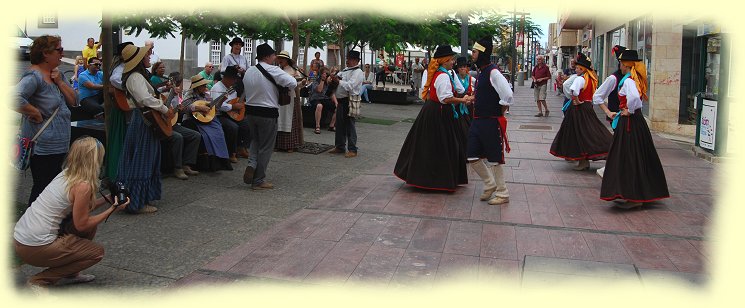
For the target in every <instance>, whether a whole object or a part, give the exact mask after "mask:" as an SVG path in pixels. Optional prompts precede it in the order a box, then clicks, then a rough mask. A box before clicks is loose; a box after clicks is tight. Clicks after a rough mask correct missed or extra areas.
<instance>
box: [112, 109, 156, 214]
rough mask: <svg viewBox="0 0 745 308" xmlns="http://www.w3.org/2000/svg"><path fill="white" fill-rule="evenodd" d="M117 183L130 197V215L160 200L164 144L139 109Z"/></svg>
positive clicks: (127, 139)
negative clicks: (162, 145)
mask: <svg viewBox="0 0 745 308" xmlns="http://www.w3.org/2000/svg"><path fill="white" fill-rule="evenodd" d="M117 180H118V181H121V182H122V183H124V186H125V187H127V189H128V190H129V193H130V197H129V199H130V201H129V206H127V211H128V212H130V213H135V212H137V211H139V210H140V209H142V208H143V207H144V206H145V204H148V203H150V201H153V200H160V194H161V183H160V141H159V140H158V139H156V138H155V136H154V135H153V132H152V130H151V129H150V127H148V126H147V125H146V124H145V122H144V121H143V118H142V112H141V111H140V110H139V109H133V110H132V120H131V122H130V123H129V126H128V127H127V135H126V136H125V137H124V144H123V145H122V152H121V156H119V168H118V171H117Z"/></svg>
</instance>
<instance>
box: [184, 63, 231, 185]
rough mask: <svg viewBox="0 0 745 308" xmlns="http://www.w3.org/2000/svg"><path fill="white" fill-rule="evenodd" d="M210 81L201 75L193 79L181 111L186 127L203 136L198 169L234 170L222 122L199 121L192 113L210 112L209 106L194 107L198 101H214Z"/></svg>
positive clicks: (215, 119) (214, 119)
mask: <svg viewBox="0 0 745 308" xmlns="http://www.w3.org/2000/svg"><path fill="white" fill-rule="evenodd" d="M208 83H209V80H207V79H204V78H203V77H202V76H200V75H194V76H192V77H191V87H190V88H189V91H188V92H187V93H186V95H185V96H184V100H183V101H182V102H181V107H180V108H181V109H182V110H181V111H183V112H186V115H185V116H184V121H183V122H182V123H181V124H182V125H183V126H184V127H186V128H189V129H192V130H195V131H198V132H199V134H201V135H202V143H201V144H200V146H199V151H198V154H197V168H198V169H199V170H201V171H217V170H233V167H232V166H231V163H230V160H229V153H228V146H227V142H226V138H225V132H224V131H223V128H222V124H220V120H219V119H218V118H217V117H215V118H213V119H212V121H210V122H208V123H202V122H200V121H197V120H196V119H195V118H194V117H193V116H192V112H203V113H204V112H209V110H210V109H209V108H208V107H207V106H202V105H199V106H198V105H194V104H193V103H194V102H196V101H200V100H201V101H208V102H209V101H212V99H214V98H212V97H210V95H209V93H210V92H209V90H207V84H208Z"/></svg>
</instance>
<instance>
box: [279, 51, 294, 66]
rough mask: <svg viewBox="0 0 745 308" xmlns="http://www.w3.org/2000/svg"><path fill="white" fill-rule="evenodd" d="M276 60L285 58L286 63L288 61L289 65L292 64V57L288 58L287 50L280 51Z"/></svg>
mask: <svg viewBox="0 0 745 308" xmlns="http://www.w3.org/2000/svg"><path fill="white" fill-rule="evenodd" d="M277 58H285V59H287V60H288V61H290V64H292V57H290V53H289V52H288V51H287V50H282V51H280V52H279V53H278V54H277Z"/></svg>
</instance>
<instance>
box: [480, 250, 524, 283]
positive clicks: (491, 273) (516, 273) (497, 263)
mask: <svg viewBox="0 0 745 308" xmlns="http://www.w3.org/2000/svg"><path fill="white" fill-rule="evenodd" d="M478 278H479V280H480V281H487V282H491V281H493V280H494V279H501V280H504V282H505V283H507V285H509V286H515V287H516V286H519V285H520V261H517V260H503V259H494V258H483V257H481V258H479V274H478Z"/></svg>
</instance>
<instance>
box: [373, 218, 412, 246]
mask: <svg viewBox="0 0 745 308" xmlns="http://www.w3.org/2000/svg"><path fill="white" fill-rule="evenodd" d="M419 221H420V219H419V218H414V217H396V216H394V217H391V219H390V220H389V221H388V224H387V225H386V226H385V228H384V229H383V231H382V232H380V235H378V238H377V239H376V240H375V243H376V244H380V245H384V246H389V247H394V248H403V249H406V248H407V247H409V243H411V237H412V236H414V232H415V231H416V229H417V227H418V226H419Z"/></svg>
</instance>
